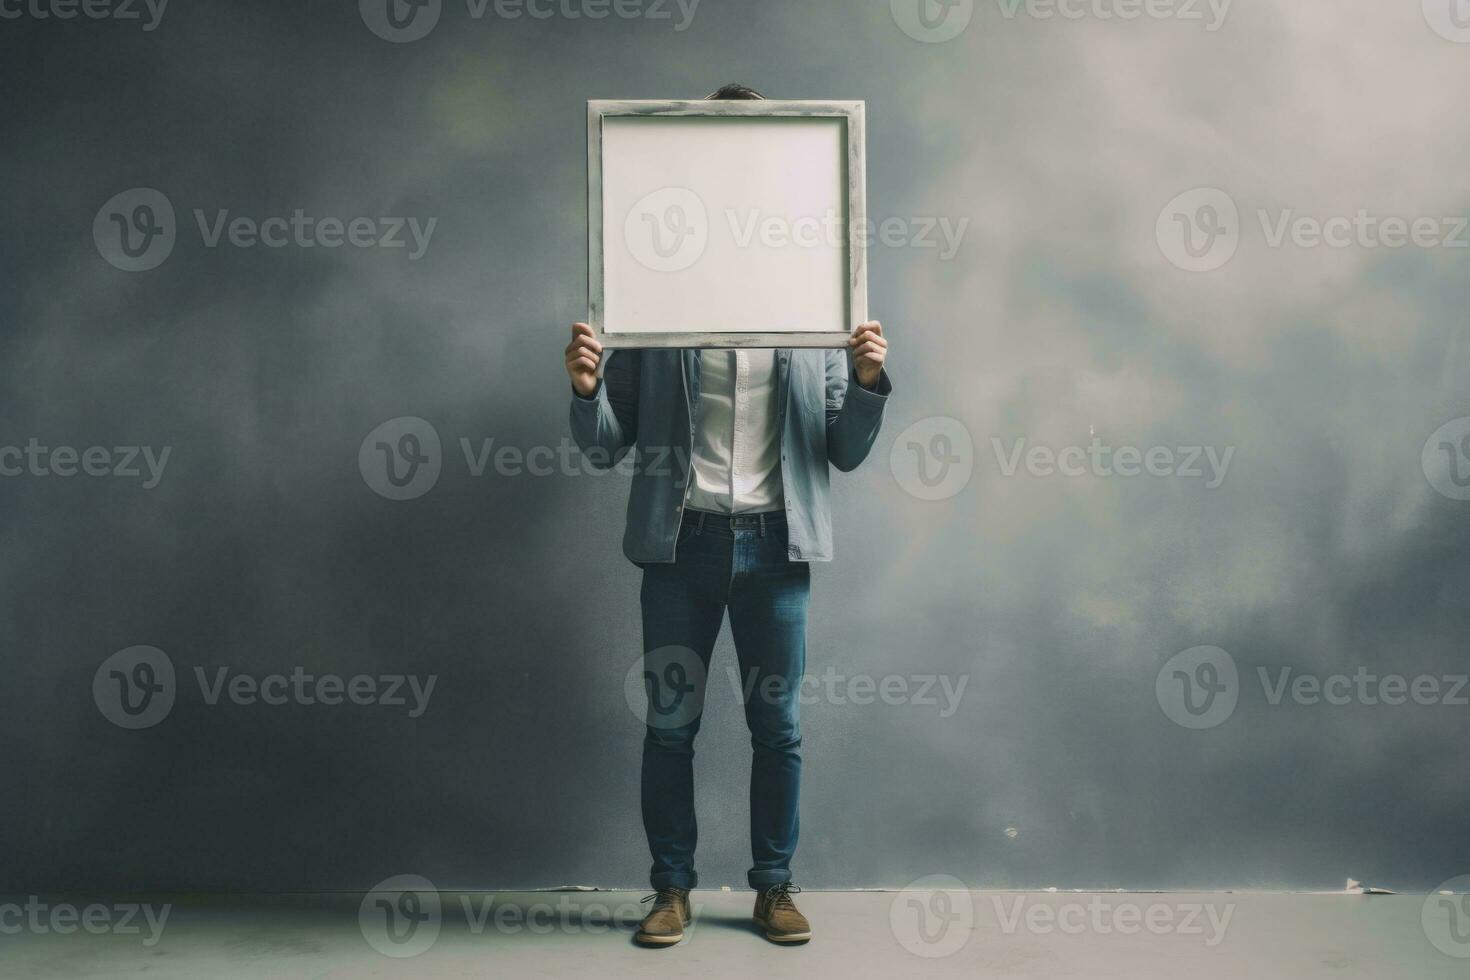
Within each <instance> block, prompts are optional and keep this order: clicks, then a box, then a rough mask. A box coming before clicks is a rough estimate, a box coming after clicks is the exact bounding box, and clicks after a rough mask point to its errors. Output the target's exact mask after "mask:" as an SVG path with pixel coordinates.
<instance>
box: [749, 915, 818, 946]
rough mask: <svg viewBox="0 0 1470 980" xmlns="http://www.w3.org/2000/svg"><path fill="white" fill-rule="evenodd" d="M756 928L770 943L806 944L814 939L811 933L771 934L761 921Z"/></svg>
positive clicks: (758, 921) (756, 924)
mask: <svg viewBox="0 0 1470 980" xmlns="http://www.w3.org/2000/svg"><path fill="white" fill-rule="evenodd" d="M755 927H756V928H757V929H759V930H760V931H761V934H762V935H764V936H765V937H766V939H767V940H768V941H770V942H773V943H792V944H795V943H806V942H811V938H812V934H811V932H810V931H808V932H791V933H781V932H770V931H768V930H767V929H766V924H765V923H764V922H761V921H760V920H759V919H757V920H756V923H755Z"/></svg>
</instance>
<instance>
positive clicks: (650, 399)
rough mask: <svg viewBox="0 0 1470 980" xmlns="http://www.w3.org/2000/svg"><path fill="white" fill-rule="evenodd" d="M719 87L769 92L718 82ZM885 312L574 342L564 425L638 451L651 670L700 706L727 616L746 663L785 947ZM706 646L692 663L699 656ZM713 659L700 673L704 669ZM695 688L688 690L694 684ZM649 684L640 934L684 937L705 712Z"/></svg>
mask: <svg viewBox="0 0 1470 980" xmlns="http://www.w3.org/2000/svg"><path fill="white" fill-rule="evenodd" d="M710 98H711V99H760V98H762V96H761V95H760V94H758V93H756V92H754V91H752V90H750V89H747V88H744V87H742V86H726V87H725V88H723V89H721V90H720V91H718V92H716V93H715V94H714V95H712V96H710ZM887 351H888V342H887V340H886V339H884V337H883V328H882V326H881V325H880V324H878V323H876V322H873V323H865V324H862V325H861V326H860V327H858V328H857V330H855V331H854V333H853V336H852V337H851V338H850V340H849V341H848V350H846V351H843V350H830V351H826V350H704V351H693V350H642V351H637V350H629V351H616V352H614V353H613V354H610V355H609V356H608V362H607V365H606V370H605V372H604V373H605V378H604V379H603V380H599V379H598V377H597V371H598V365H599V364H600V363H601V359H602V353H603V350H602V345H601V344H599V343H598V341H597V339H596V337H595V336H594V334H593V331H592V329H591V327H589V326H588V325H587V324H585V323H578V324H576V325H575V326H573V328H572V341H571V343H570V344H569V345H568V346H567V349H566V368H567V374H568V375H569V376H570V378H571V381H572V389H573V398H572V408H571V427H572V435H573V438H574V439H575V440H576V442H577V444H578V445H579V446H580V447H581V448H582V450H583V451H584V452H585V453H587V455H588V458H589V460H590V461H592V462H594V464H598V465H603V466H606V467H611V466H613V465H615V463H616V461H617V459H618V458H619V457H620V456H621V455H622V454H623V453H625V452H627V451H628V450H629V449H630V448H631V449H632V450H633V451H634V452H635V453H636V457H635V458H636V462H637V466H636V468H635V475H634V478H633V488H632V492H631V495H630V498H629V501H628V524H627V531H626V534H625V536H624V541H623V550H624V552H625V554H626V555H627V556H628V558H629V559H631V560H632V561H633V562H634V563H635V564H637V565H638V566H639V567H641V568H642V569H643V589H642V606H643V649H644V654H645V671H646V673H645V676H648V677H649V678H650V681H651V685H656V684H658V683H659V681H660V678H659V672H658V671H650V670H649V668H650V667H651V666H652V661H653V659H654V655H655V654H658V655H664V656H667V653H668V651H674V652H675V659H676V660H677V658H678V655H679V654H680V652H682V653H683V655H684V656H686V657H687V658H689V663H688V664H687V668H689V669H686V665H685V664H676V665H675V666H676V667H677V668H678V670H677V673H674V674H671V675H669V677H670V678H671V679H672V680H673V681H674V683H675V684H676V685H687V686H685V687H683V688H682V689H681V691H680V692H679V693H680V696H681V697H683V696H686V695H687V696H688V697H690V699H691V701H692V703H694V704H696V705H702V704H703V684H704V678H705V677H706V675H707V670H708V667H709V662H710V656H711V654H712V652H713V650H714V644H715V639H716V637H717V636H718V634H719V631H720V624H721V621H722V620H723V619H724V616H725V613H726V611H727V610H728V612H729V614H730V630H731V633H732V635H733V637H734V640H735V647H736V652H737V656H738V659H739V661H740V670H741V675H742V688H743V690H744V691H745V692H746V694H745V696H744V697H745V720H746V724H747V726H748V727H749V729H750V736H751V745H752V749H753V753H754V754H753V758H752V763H751V772H750V843H751V854H752V859H753V865H752V867H751V869H750V871H749V872H748V874H747V880H748V882H749V884H750V886H751V887H752V888H754V889H755V890H756V892H757V896H756V901H755V913H754V917H755V922H756V925H757V927H758V928H760V929H761V931H762V932H763V933H764V934H765V936H766V938H767V939H769V940H771V941H773V942H777V943H803V942H806V941H807V940H809V939H810V938H811V926H810V924H809V923H808V922H807V920H806V918H805V917H804V916H803V915H802V914H801V913H800V912H799V911H798V910H797V908H796V905H795V903H794V902H793V901H792V898H791V896H792V893H793V892H795V891H799V890H800V889H798V888H797V887H796V886H795V885H794V884H793V883H792V880H791V857H792V854H793V853H794V852H795V850H796V841H797V828H798V798H799V794H800V787H801V754H800V750H801V728H800V719H799V715H798V709H799V701H798V693H799V685H800V683H801V679H802V675H803V674H804V672H805V670H806V622H807V604H808V598H809V595H810V587H811V576H810V566H809V565H808V562H813V561H830V560H831V558H832V527H831V499H830V493H829V485H828V467H829V466H833V467H836V468H837V469H838V470H841V471H844V472H846V471H849V470H852V469H854V468H856V467H857V466H858V465H859V464H860V463H862V461H863V460H864V459H865V458H866V457H867V455H868V452H869V450H870V449H871V448H872V446H873V442H874V440H875V439H876V438H877V435H878V430H879V428H880V427H881V425H882V422H883V412H884V406H885V404H886V402H887V398H888V395H889V394H890V393H891V391H892V390H893V389H892V385H891V384H890V383H889V381H888V377H887V374H886V373H885V372H884V369H883V365H884V361H885V358H886V357H887ZM696 657H697V658H698V661H697V662H696V661H694V660H693V659H692V658H696ZM700 668H703V669H700ZM696 687H697V688H698V689H695V688H696ZM657 693H658V691H657V690H655V689H651V690H650V698H649V701H650V705H649V720H648V725H647V729H646V733H645V735H644V741H643V784H642V808H643V826H644V830H645V832H646V834H647V837H648V847H649V850H650V852H651V853H652V856H653V869H652V873H651V882H652V885H653V889H654V892H655V894H654V895H652V896H650V897H649V898H648V899H645V901H652V902H653V909H652V911H651V912H650V913H649V914H648V916H647V918H645V919H644V920H643V923H642V925H641V926H640V927H639V930H638V933H637V936H636V937H635V938H636V940H637V941H638V942H639V943H640V944H643V945H648V946H669V945H673V944H675V943H677V942H679V941H680V940H682V939H683V938H684V927H685V926H687V925H688V924H689V892H690V890H691V889H693V888H694V887H695V886H696V885H697V884H698V876H697V875H696V874H695V871H694V848H695V842H696V837H697V831H696V827H695V817H694V775H693V756H694V738H695V735H696V734H697V733H698V731H699V717H698V713H697V711H696V713H695V714H694V715H693V717H692V718H688V719H683V718H676V719H675V720H674V723H669V722H668V721H665V720H661V719H656V718H655V717H654V715H655V709H656V706H657V702H658V698H657V697H656V696H655V695H656V694H657Z"/></svg>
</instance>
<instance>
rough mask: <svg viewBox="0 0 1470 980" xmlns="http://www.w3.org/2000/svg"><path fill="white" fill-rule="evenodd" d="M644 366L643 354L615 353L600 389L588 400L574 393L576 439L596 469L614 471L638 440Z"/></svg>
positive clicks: (632, 352)
mask: <svg viewBox="0 0 1470 980" xmlns="http://www.w3.org/2000/svg"><path fill="white" fill-rule="evenodd" d="M642 367H643V364H642V354H641V352H639V351H636V350H624V351H612V352H610V353H609V354H608V355H607V366H606V368H605V369H604V371H603V378H602V381H601V382H600V383H599V384H598V386H597V390H596V391H595V392H593V393H592V395H591V396H590V397H588V398H583V397H582V396H581V395H579V394H577V393H576V391H573V392H572V411H571V425H572V439H573V440H574V441H575V442H576V443H577V446H578V448H580V449H581V450H582V452H583V454H584V455H585V456H586V457H587V462H588V463H589V464H590V465H591V466H593V467H594V468H596V469H601V470H610V469H612V468H613V467H614V466H616V465H617V464H618V462H619V460H621V459H622V457H623V455H624V454H625V453H626V452H627V451H628V449H629V448H630V447H632V446H633V444H634V443H636V442H637V441H638V390H639V379H640V375H641V373H642Z"/></svg>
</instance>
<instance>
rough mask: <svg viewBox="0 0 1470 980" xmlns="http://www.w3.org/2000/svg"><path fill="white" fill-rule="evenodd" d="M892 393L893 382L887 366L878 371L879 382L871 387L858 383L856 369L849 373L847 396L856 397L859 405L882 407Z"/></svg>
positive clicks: (849, 397) (850, 398)
mask: <svg viewBox="0 0 1470 980" xmlns="http://www.w3.org/2000/svg"><path fill="white" fill-rule="evenodd" d="M891 394H893V382H892V381H891V380H890V379H889V377H888V370H887V369H886V368H885V369H883V370H882V371H880V372H878V384H877V385H876V386H874V387H873V388H871V389H869V388H864V387H863V386H862V385H861V384H859V383H858V379H857V372H856V371H852V372H850V373H849V375H848V379H847V397H848V399H849V400H852V399H856V400H857V403H858V404H859V405H862V404H867V405H871V406H872V407H874V408H882V407H883V405H884V404H885V403H886V402H887V401H888V396H889V395H891Z"/></svg>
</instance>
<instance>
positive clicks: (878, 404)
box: [827, 350, 893, 473]
mask: <svg viewBox="0 0 1470 980" xmlns="http://www.w3.org/2000/svg"><path fill="white" fill-rule="evenodd" d="M892 393H893V383H892V382H891V381H889V380H888V372H887V371H886V370H885V371H883V372H882V373H880V374H879V375H878V384H877V385H876V386H875V388H874V390H872V391H869V390H868V389H867V388H864V387H863V386H862V385H860V384H858V382H857V378H856V377H855V376H854V375H853V373H852V359H851V358H850V357H848V354H847V351H845V350H829V351H827V459H828V461H829V462H830V463H831V464H832V465H833V466H835V467H837V468H838V469H839V470H841V471H842V472H844V473H847V472H850V471H852V470H855V469H857V468H858V466H860V465H862V462H863V460H865V459H867V458H868V453H869V452H870V451H872V448H873V443H874V441H876V440H877V438H878V431H879V430H880V429H882V428H883V411H884V409H885V408H886V407H887V405H888V396H889V395H890V394H892Z"/></svg>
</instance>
